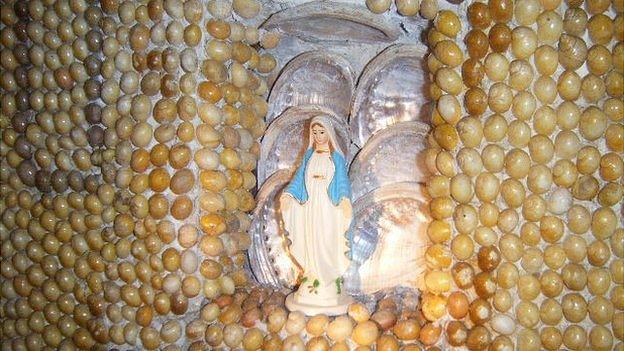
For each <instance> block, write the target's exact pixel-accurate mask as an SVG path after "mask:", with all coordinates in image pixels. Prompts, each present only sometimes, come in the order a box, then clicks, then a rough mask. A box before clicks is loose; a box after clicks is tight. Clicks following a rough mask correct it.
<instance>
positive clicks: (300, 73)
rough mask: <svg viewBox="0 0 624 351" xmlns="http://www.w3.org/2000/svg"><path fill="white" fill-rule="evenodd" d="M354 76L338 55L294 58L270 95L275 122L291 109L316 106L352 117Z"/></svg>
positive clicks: (309, 54)
mask: <svg viewBox="0 0 624 351" xmlns="http://www.w3.org/2000/svg"><path fill="white" fill-rule="evenodd" d="M354 79H355V73H354V72H353V69H352V68H351V66H350V64H349V61H347V60H345V59H344V58H343V57H341V56H340V55H337V54H333V53H329V52H325V51H314V52H306V53H303V54H301V55H299V56H297V57H295V58H294V59H292V60H291V61H290V62H288V64H287V65H286V66H285V67H284V69H283V70H282V71H281V72H280V75H279V77H278V78H277V81H276V82H275V84H274V85H273V88H272V89H271V94H270V95H269V113H268V115H267V118H266V121H267V122H268V123H270V122H272V121H273V120H274V119H275V118H277V117H279V116H280V115H281V114H282V113H283V112H284V111H285V110H286V109H288V108H289V107H291V106H302V105H316V106H320V107H324V108H326V109H328V110H330V111H333V112H334V113H335V114H337V115H340V116H348V115H349V108H350V106H349V104H350V101H351V96H352V94H353V89H354Z"/></svg>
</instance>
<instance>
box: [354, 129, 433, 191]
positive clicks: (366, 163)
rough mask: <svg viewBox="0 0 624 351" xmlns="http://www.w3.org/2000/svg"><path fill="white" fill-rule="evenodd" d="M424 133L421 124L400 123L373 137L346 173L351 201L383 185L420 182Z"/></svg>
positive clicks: (425, 130) (424, 174) (423, 176)
mask: <svg viewBox="0 0 624 351" xmlns="http://www.w3.org/2000/svg"><path fill="white" fill-rule="evenodd" d="M428 129H429V127H428V126H427V125H426V124H424V123H421V122H400V123H397V124H395V125H393V126H390V127H388V128H386V129H382V130H381V131H379V132H377V133H376V134H375V135H373V137H371V138H370V139H369V140H368V142H367V143H366V144H365V145H364V147H363V148H362V150H360V152H359V153H358V154H357V157H356V158H355V159H354V160H353V163H352V164H351V168H350V169H349V178H350V179H351V186H352V189H353V200H357V199H359V198H360V197H362V196H364V194H366V193H368V192H369V191H372V190H374V189H376V188H379V187H381V186H383V185H386V184H392V183H398V182H410V181H411V182H424V180H425V177H426V172H425V167H424V165H423V151H424V149H425V147H426V145H425V136H426V134H427V131H428ZM389 169H392V172H389V171H388V170H389Z"/></svg>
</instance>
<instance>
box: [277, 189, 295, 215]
mask: <svg viewBox="0 0 624 351" xmlns="http://www.w3.org/2000/svg"><path fill="white" fill-rule="evenodd" d="M291 200H292V197H291V196H290V195H287V194H286V193H282V195H280V198H279V202H280V210H281V211H288V209H289V208H290V203H291Z"/></svg>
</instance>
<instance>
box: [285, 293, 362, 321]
mask: <svg viewBox="0 0 624 351" xmlns="http://www.w3.org/2000/svg"><path fill="white" fill-rule="evenodd" d="M302 290H303V292H302ZM305 290H306V288H305V287H300V288H299V290H297V291H295V292H293V293H291V294H289V295H288V296H287V297H286V307H287V308H288V310H289V311H291V312H294V311H299V312H301V313H303V314H305V315H306V316H314V315H317V314H325V315H328V316H338V315H341V314H345V313H347V309H348V308H349V305H350V304H352V303H353V302H355V300H354V299H353V298H352V297H351V296H349V295H347V294H345V293H344V292H343V293H341V294H336V293H335V292H334V293H333V294H327V295H326V294H321V295H314V294H310V293H308V292H307V291H305ZM322 295H325V296H322Z"/></svg>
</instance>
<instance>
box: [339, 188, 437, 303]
mask: <svg viewBox="0 0 624 351" xmlns="http://www.w3.org/2000/svg"><path fill="white" fill-rule="evenodd" d="M353 209H354V223H353V243H352V247H351V250H352V257H353V258H352V267H351V268H350V269H349V271H348V274H347V276H346V277H345V278H346V279H345V287H346V289H347V291H348V292H349V293H351V294H373V293H375V292H377V291H380V290H383V289H387V288H393V287H396V286H408V287H418V286H420V281H421V277H422V272H423V271H424V270H425V268H426V267H425V262H424V259H423V258H424V252H425V250H426V247H427V232H426V230H427V224H428V222H429V215H428V210H427V198H426V196H425V195H424V191H423V189H422V185H421V184H418V183H411V182H404V183H395V184H390V185H386V186H383V187H381V188H379V189H376V190H374V191H372V192H369V193H368V194H366V195H364V196H363V197H361V198H360V199H358V200H357V201H355V203H354V206H353Z"/></svg>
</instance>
